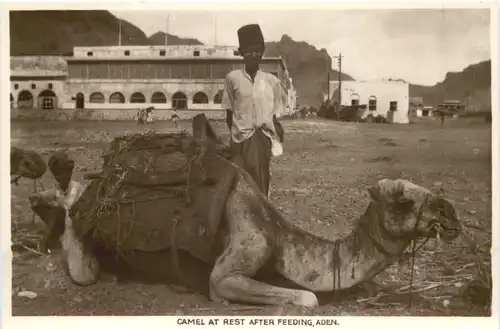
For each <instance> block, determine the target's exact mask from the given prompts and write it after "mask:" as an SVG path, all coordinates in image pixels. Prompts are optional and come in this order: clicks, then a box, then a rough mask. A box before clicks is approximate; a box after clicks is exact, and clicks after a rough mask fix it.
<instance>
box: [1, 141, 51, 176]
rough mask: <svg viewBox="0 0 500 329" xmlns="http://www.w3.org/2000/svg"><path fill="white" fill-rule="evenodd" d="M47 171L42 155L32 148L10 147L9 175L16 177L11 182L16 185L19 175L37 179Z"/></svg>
mask: <svg viewBox="0 0 500 329" xmlns="http://www.w3.org/2000/svg"><path fill="white" fill-rule="evenodd" d="M46 171H47V165H46V164H45V161H43V159H42V157H41V156H40V155H39V154H38V153H36V152H35V151H32V150H23V149H20V148H17V147H14V146H11V147H10V175H11V176H12V175H16V176H17V177H16V178H14V179H12V180H11V182H10V183H11V184H13V183H15V184H16V185H17V183H18V181H19V179H20V178H21V177H26V178H30V179H38V178H40V177H42V176H43V174H45V172H46Z"/></svg>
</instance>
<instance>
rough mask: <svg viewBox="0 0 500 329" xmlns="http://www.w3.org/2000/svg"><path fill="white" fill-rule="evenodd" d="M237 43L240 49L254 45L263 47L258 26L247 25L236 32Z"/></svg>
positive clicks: (262, 37) (262, 39)
mask: <svg viewBox="0 0 500 329" xmlns="http://www.w3.org/2000/svg"><path fill="white" fill-rule="evenodd" d="M238 42H239V44H240V48H246V47H249V46H256V45H262V46H264V36H263V35H262V30H261V29H260V26H259V24H249V25H245V26H243V27H241V28H240V29H239V30H238Z"/></svg>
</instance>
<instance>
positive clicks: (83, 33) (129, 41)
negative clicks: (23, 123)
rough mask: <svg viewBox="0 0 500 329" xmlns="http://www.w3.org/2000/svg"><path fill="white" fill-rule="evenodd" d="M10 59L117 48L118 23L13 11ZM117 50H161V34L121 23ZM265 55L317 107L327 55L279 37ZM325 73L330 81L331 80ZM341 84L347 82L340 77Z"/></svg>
mask: <svg viewBox="0 0 500 329" xmlns="http://www.w3.org/2000/svg"><path fill="white" fill-rule="evenodd" d="M10 37H11V44H10V51H11V56H36V55H64V54H70V53H71V52H72V49H73V47H74V46H110V45H117V44H118V19H117V18H116V17H115V16H114V15H112V14H111V13H109V12H108V11H105V10H81V11H76V10H72V11H14V12H10ZM122 44H123V45H162V44H165V33H164V32H157V33H155V34H153V35H151V36H150V37H147V36H146V35H145V34H144V32H143V31H141V29H139V28H138V27H136V26H135V25H133V24H130V23H128V22H126V21H122ZM168 44H169V45H190V44H197V45H201V44H202V43H201V42H200V41H199V40H196V39H193V38H180V37H178V36H175V35H171V34H169V35H168ZM267 54H268V55H271V56H282V57H284V58H285V60H286V62H287V66H288V70H289V71H290V76H291V77H292V79H293V81H294V85H295V87H296V89H297V93H298V95H299V101H298V103H299V104H304V105H311V106H312V105H318V104H320V103H321V101H322V99H323V92H324V91H326V90H327V89H326V86H327V82H326V80H327V74H326V71H325V70H326V67H327V63H328V62H329V61H331V58H330V57H329V56H328V54H327V52H326V51H325V50H324V49H322V50H317V49H316V48H315V47H314V46H311V45H309V44H307V43H305V42H296V41H294V40H292V39H291V38H290V37H289V36H286V35H284V36H283V37H282V38H281V40H280V41H278V42H269V43H267ZM337 76H338V75H337V72H336V71H334V70H332V71H331V78H332V79H337ZM343 79H349V80H352V78H351V77H350V76H348V75H346V74H344V75H343Z"/></svg>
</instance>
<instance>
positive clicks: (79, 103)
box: [75, 93, 85, 109]
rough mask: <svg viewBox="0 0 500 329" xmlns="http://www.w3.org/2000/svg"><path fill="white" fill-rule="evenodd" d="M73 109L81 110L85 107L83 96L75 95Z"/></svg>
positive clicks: (80, 94)
mask: <svg viewBox="0 0 500 329" xmlns="http://www.w3.org/2000/svg"><path fill="white" fill-rule="evenodd" d="M75 107H76V108H77V109H83V108H84V107H85V96H83V94H82V93H78V94H76V97H75Z"/></svg>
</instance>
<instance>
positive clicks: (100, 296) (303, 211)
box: [11, 119, 491, 316]
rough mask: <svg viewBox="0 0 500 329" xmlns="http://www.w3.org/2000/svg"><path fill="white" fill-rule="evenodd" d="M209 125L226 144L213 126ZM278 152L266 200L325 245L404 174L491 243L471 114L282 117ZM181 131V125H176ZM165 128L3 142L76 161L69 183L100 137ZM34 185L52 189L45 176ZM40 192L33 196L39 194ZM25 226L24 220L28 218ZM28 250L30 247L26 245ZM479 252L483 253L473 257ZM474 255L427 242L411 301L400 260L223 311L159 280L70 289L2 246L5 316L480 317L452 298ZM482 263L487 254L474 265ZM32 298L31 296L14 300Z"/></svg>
mask: <svg viewBox="0 0 500 329" xmlns="http://www.w3.org/2000/svg"><path fill="white" fill-rule="evenodd" d="M213 124H214V127H215V128H216V130H217V131H218V132H219V133H220V134H221V136H225V138H227V133H226V127H225V125H224V123H222V122H214V123H213ZM283 125H284V127H285V131H286V137H285V138H286V141H285V153H284V154H283V155H282V156H281V157H278V158H274V159H273V163H272V187H271V196H270V197H271V199H272V200H273V201H274V202H275V204H277V205H278V206H279V208H280V209H281V211H283V212H284V213H285V214H286V215H288V216H290V217H292V218H293V219H294V220H295V222H296V223H297V225H299V226H301V227H303V228H305V229H307V230H310V231H312V232H313V233H315V234H318V235H321V236H323V237H326V238H328V239H336V238H340V237H343V236H345V235H347V233H348V232H349V231H350V230H351V225H352V223H353V221H354V219H355V218H356V217H358V216H359V215H360V214H361V213H362V212H363V211H364V209H365V207H366V206H367V202H368V199H367V193H366V187H367V186H369V185H371V184H375V183H376V182H377V181H378V180H379V179H382V178H392V179H395V178H398V177H399V178H405V179H409V180H411V181H413V182H415V183H417V184H420V185H423V186H425V187H427V188H429V189H432V190H438V189H441V190H442V191H444V193H445V196H446V197H447V198H449V200H450V201H451V202H452V203H453V204H454V205H455V206H456V209H457V211H458V215H459V218H460V219H461V221H462V222H463V224H464V225H465V228H466V230H467V231H468V233H469V235H470V236H471V237H472V238H473V239H474V240H476V241H477V242H478V243H479V244H480V245H481V246H482V247H483V248H484V250H486V251H488V252H487V256H488V257H489V250H490V245H491V126H490V125H488V124H485V123H484V121H483V120H481V119H457V120H450V121H447V122H446V123H445V125H443V126H442V125H441V124H440V123H439V122H438V121H435V120H432V119H427V120H421V121H418V122H417V123H416V124H413V125H388V124H355V123H342V122H331V121H321V120H299V121H292V120H284V121H283ZM182 126H183V128H186V129H188V131H189V130H190V122H182ZM150 129H154V130H156V131H174V128H173V126H172V123H171V122H155V123H154V124H151V125H137V124H135V123H134V122H83V121H81V122H12V123H11V141H12V145H14V146H18V147H21V148H27V149H33V150H37V151H38V152H40V153H42V155H43V157H44V158H45V159H48V157H49V156H50V155H51V154H52V153H53V152H54V151H56V150H59V149H66V150H68V151H69V153H70V154H71V156H73V157H74V159H75V160H76V164H77V165H76V170H75V178H76V179H78V180H80V181H82V182H84V181H83V175H84V174H85V173H87V172H91V171H98V170H99V169H100V166H101V159H100V158H99V157H100V155H101V153H102V152H103V151H104V149H106V148H107V146H108V142H109V141H110V140H111V139H112V138H113V137H114V136H118V135H121V134H123V133H126V132H144V131H147V130H150ZM41 184H42V185H43V187H45V188H47V187H49V186H51V185H52V184H53V179H52V177H51V175H50V173H49V172H47V174H45V175H44V177H43V178H42V179H41ZM40 188H41V187H40V185H38V186H37V189H38V190H40ZM33 189H34V186H33V182H32V181H29V180H22V181H21V182H20V184H19V186H13V187H12V197H11V200H12V240H13V242H15V243H17V244H23V245H25V246H28V247H31V248H32V249H36V244H35V245H33V241H35V243H37V241H38V239H39V235H40V234H41V230H42V223H41V222H40V221H39V219H38V218H34V217H33V215H32V212H31V210H30V209H29V207H28V202H27V196H28V195H29V194H30V193H32V191H33ZM33 220H34V222H33ZM30 243H31V245H30ZM483 256H484V255H483ZM475 257H476V253H473V252H472V251H470V249H469V245H468V244H467V243H466V241H465V240H464V239H463V238H459V239H457V240H456V241H454V242H453V243H452V244H450V245H436V244H435V243H434V242H430V243H428V244H427V245H426V246H424V248H422V249H421V250H420V251H419V252H418V254H417V256H416V258H415V271H414V280H413V286H414V288H413V290H414V291H417V292H415V293H413V294H412V295H411V296H412V306H411V308H409V307H408V299H409V294H407V293H404V289H405V287H404V286H407V285H408V283H409V279H410V265H411V261H410V260H409V259H404V260H402V261H401V262H399V263H398V264H395V265H393V266H391V267H390V268H388V269H387V270H386V271H384V272H383V273H381V274H380V275H379V276H378V277H377V282H378V283H379V284H380V285H381V286H382V287H385V289H386V292H378V295H377V293H374V292H373V291H372V292H370V291H369V290H366V289H360V290H359V291H358V292H356V293H351V294H349V295H345V296H338V295H337V297H336V298H335V299H333V300H332V301H330V302H329V303H328V304H326V305H321V306H320V307H319V308H317V309H315V310H312V311H309V310H301V309H297V308H293V307H286V308H276V307H243V306H235V305H230V306H224V305H218V304H215V303H212V302H210V301H209V300H207V299H206V298H205V297H203V296H200V295H193V294H181V293H177V292H174V291H173V290H172V289H171V288H169V287H168V286H166V285H147V284H142V283H121V282H116V279H115V278H114V277H112V276H106V277H104V278H102V279H101V281H99V282H98V283H97V284H96V285H94V286H91V287H85V288H82V287H78V286H75V285H73V284H72V283H71V282H70V281H69V279H68V278H67V277H66V276H65V275H64V273H63V272H62V271H61V269H60V263H59V262H58V258H57V255H51V256H41V255H38V254H36V253H35V252H33V251H28V250H26V249H23V248H16V249H14V250H13V262H12V265H13V273H12V314H13V315H169V314H172V315H173V314H177V315H182V314H186V315H187V314H189V315H335V316H340V315H432V316H438V315H443V316H449V315H460V316H468V315H471V316H489V315H490V308H489V307H488V306H487V307H484V306H481V305H477V304H473V303H471V300H470V298H469V297H468V295H466V294H465V293H464V290H465V288H466V287H467V285H468V283H469V282H470V281H471V280H472V279H473V278H474V277H475V276H476V267H475V264H474V262H475V259H476V258H475ZM486 260H487V262H488V263H489V262H490V259H486ZM21 290H28V291H33V292H35V293H36V294H37V297H36V298H34V299H28V298H26V297H19V296H17V293H18V292H19V291H21Z"/></svg>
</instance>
